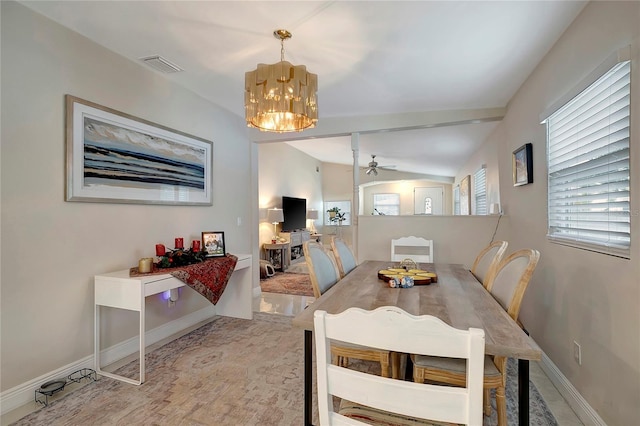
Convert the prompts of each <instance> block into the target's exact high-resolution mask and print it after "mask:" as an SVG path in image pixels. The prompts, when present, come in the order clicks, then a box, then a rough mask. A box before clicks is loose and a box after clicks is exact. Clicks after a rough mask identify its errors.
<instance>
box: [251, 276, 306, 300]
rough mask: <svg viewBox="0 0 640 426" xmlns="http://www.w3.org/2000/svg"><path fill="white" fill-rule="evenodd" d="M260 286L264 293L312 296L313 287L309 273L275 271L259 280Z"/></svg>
mask: <svg viewBox="0 0 640 426" xmlns="http://www.w3.org/2000/svg"><path fill="white" fill-rule="evenodd" d="M260 288H261V289H262V291H264V292H265V293H282V294H295V295H298V296H312V297H313V287H312V286H311V279H310V278H309V274H297V273H290V272H284V273H283V272H276V274H275V275H274V276H272V277H269V278H265V279H263V280H260Z"/></svg>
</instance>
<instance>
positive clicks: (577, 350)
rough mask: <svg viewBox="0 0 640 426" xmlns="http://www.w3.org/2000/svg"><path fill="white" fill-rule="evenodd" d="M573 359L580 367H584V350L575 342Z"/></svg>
mask: <svg viewBox="0 0 640 426" xmlns="http://www.w3.org/2000/svg"><path fill="white" fill-rule="evenodd" d="M573 359H574V360H575V362H577V363H578V365H582V350H581V349H580V345H579V344H578V342H576V341H575V340H574V341H573Z"/></svg>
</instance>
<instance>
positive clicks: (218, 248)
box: [202, 231, 226, 257]
mask: <svg viewBox="0 0 640 426" xmlns="http://www.w3.org/2000/svg"><path fill="white" fill-rule="evenodd" d="M202 247H203V248H204V250H205V251H206V252H207V257H220V256H225V255H226V250H225V243H224V232H220V231H208V232H203V233H202Z"/></svg>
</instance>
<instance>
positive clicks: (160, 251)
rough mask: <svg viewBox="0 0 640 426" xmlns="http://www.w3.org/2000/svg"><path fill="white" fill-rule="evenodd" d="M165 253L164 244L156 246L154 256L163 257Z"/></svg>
mask: <svg viewBox="0 0 640 426" xmlns="http://www.w3.org/2000/svg"><path fill="white" fill-rule="evenodd" d="M165 253H166V250H165V248H164V244H156V256H164V254H165Z"/></svg>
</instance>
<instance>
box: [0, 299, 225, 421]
mask: <svg viewBox="0 0 640 426" xmlns="http://www.w3.org/2000/svg"><path fill="white" fill-rule="evenodd" d="M215 315H216V310H215V306H213V305H212V306H208V307H206V308H203V309H200V310H198V311H196V312H193V313H191V314H188V315H185V316H183V317H180V318H178V319H176V320H173V321H170V322H168V323H166V324H163V325H161V326H160V327H156V328H154V329H152V330H149V331H147V332H146V334H145V343H146V345H147V346H149V345H153V344H155V343H158V342H159V341H161V340H163V339H166V338H168V337H170V336H172V335H174V334H176V333H179V332H180V331H182V330H184V329H187V328H189V327H192V326H194V325H196V324H198V323H200V322H203V321H206V320H208V319H211V318H212V317H214V316H215ZM136 352H138V338H137V337H133V338H131V339H128V340H125V341H124V342H121V343H118V344H116V345H113V346H111V347H109V348H107V349H104V350H103V351H102V352H101V353H100V358H101V360H102V361H103V363H104V364H105V365H109V364H112V363H114V362H116V361H119V360H121V359H123V358H125V357H127V356H129V355H131V354H134V353H136ZM82 368H92V369H93V368H95V366H94V363H93V354H91V355H89V356H87V357H84V358H82V359H80V360H78V361H76V362H73V363H71V364H68V365H65V366H64V367H61V368H58V369H56V370H54V371H51V372H49V373H46V374H43V375H42V376H39V377H36V378H35V379H33V380H29V381H28V382H25V383H23V384H21V385H18V386H15V387H13V388H11V389H7V390H6V391H4V392H2V393H1V394H0V415H3V414H5V413H8V412H9V411H12V410H15V409H16V408H18V407H20V406H22V405H24V404H27V403H29V402H33V400H34V393H35V390H36V389H39V388H40V385H42V383H45V382H48V381H50V380H54V379H60V378H62V377H64V378H66V377H67V376H69V374H71V373H73V372H75V371H78V370H80V369H82Z"/></svg>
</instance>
